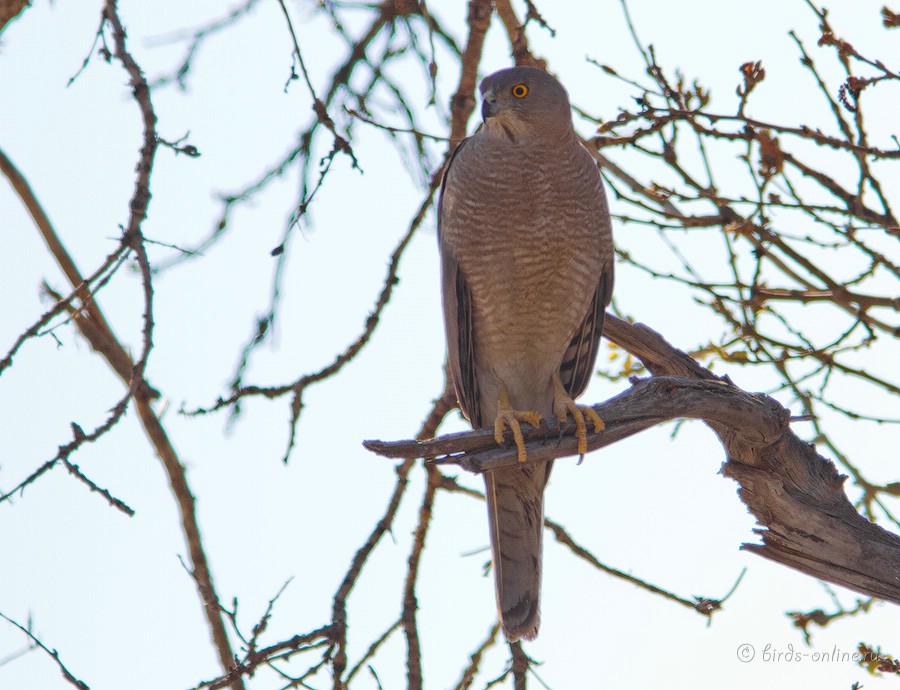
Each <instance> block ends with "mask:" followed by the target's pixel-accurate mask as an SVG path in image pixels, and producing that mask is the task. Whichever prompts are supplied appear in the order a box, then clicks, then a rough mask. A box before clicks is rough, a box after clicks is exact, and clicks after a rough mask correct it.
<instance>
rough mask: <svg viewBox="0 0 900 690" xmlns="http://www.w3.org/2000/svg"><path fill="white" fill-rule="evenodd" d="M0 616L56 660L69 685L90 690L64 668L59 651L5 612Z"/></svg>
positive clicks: (81, 689) (82, 689) (0, 613)
mask: <svg viewBox="0 0 900 690" xmlns="http://www.w3.org/2000/svg"><path fill="white" fill-rule="evenodd" d="M0 617H2V618H3V619H4V620H5V621H7V622H8V623H10V624H11V625H14V626H15V627H17V628H18V629H19V630H21V631H22V632H23V633H25V635H27V636H28V638H29V639H30V640H31V641H32V642H33V643H34V644H36V645H37V646H38V647H40V648H41V649H43V650H44V651H45V652H46V653H47V654H48V655H49V656H50V658H51V659H53V661H55V662H56V665H57V666H58V667H59V670H60V672H61V673H62V674H63V678H65V679H66V681H67V682H68V683H70V684H71V685H74V686H75V687H76V688H80V690H90V687H89V686H88V684H87V683H85V682H84V681H82V680H78V678H76V677H75V676H74V675H72V672H71V671H69V669H68V668H66V665H65V664H64V663H63V662H62V661H61V660H60V658H59V652H57V651H56V650H55V649H50V648H49V647H47V646H46V645H45V644H44V643H43V642H41V641H40V640H39V639H38V638H37V637H36V636H35V635H34V633H32V632H31V630H29V629H28V628H26V627H24V626H23V625H20V624H19V623H17V622H16V621H14V620H13V619H12V618H10V617H9V616H7V615H6V614H5V613H2V612H0Z"/></svg>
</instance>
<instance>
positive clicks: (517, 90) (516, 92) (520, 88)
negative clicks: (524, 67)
mask: <svg viewBox="0 0 900 690" xmlns="http://www.w3.org/2000/svg"><path fill="white" fill-rule="evenodd" d="M512 95H513V96H515V97H516V98H525V96H527V95H528V87H527V86H525V84H516V85H515V86H514V87H512Z"/></svg>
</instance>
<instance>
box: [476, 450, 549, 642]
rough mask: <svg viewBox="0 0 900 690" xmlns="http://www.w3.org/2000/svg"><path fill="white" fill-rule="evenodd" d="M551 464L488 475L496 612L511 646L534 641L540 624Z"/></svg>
mask: <svg viewBox="0 0 900 690" xmlns="http://www.w3.org/2000/svg"><path fill="white" fill-rule="evenodd" d="M551 465H552V463H549V462H548V463H539V464H535V465H526V466H524V467H506V468H503V469H500V470H493V471H491V472H486V473H485V475H484V481H485V488H486V496H487V508H488V523H489V524H490V530H491V552H492V554H493V558H494V584H495V589H496V593H497V608H498V609H499V611H500V621H501V622H502V623H503V630H504V632H505V633H506V637H507V638H508V639H509V641H510V642H512V641H514V640H517V639H519V638H520V637H524V638H525V639H528V640H531V639H534V638H535V637H536V636H537V633H538V626H539V625H540V596H541V570H542V560H543V553H542V546H541V544H542V541H543V540H542V536H543V528H544V487H545V486H546V484H547V478H548V476H549V474H550V466H551Z"/></svg>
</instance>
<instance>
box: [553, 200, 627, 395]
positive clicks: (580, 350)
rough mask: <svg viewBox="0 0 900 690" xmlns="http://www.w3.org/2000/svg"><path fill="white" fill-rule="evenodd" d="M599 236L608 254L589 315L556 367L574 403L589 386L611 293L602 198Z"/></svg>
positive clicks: (607, 220) (610, 252)
mask: <svg viewBox="0 0 900 690" xmlns="http://www.w3.org/2000/svg"><path fill="white" fill-rule="evenodd" d="M600 212H601V214H602V215H601V221H600V222H601V225H600V228H599V230H600V233H601V235H602V237H603V240H602V241H603V242H604V244H605V245H606V247H605V248H606V250H607V251H608V261H607V263H606V265H605V266H604V268H603V270H602V271H601V272H600V279H599V280H598V281H597V289H596V290H595V291H594V298H593V299H592V300H591V305H590V307H589V308H588V312H587V314H586V315H585V317H584V321H582V322H581V326H580V327H579V328H578V330H577V331H575V335H574V336H572V340H571V341H569V346H568V347H567V348H566V352H565V354H564V355H563V359H562V364H561V365H560V367H559V378H560V380H561V381H562V384H563V386H564V387H565V389H566V392H567V393H568V394H569V395H571V396H572V399H573V400H574V399H575V398H577V397H578V396H580V395H581V394H582V393H584V389H585V388H587V385H588V382H589V381H590V380H591V375H592V374H593V370H594V362H596V361H597V353H598V351H599V348H600V336H601V335H603V317H604V316H605V315H606V307H607V305H608V304H609V301H610V299H611V298H612V290H613V263H612V256H613V251H614V250H613V248H612V222H611V220H610V217H609V210H608V207H607V205H606V198H605V196H604V197H603V204H602V209H601V211H600Z"/></svg>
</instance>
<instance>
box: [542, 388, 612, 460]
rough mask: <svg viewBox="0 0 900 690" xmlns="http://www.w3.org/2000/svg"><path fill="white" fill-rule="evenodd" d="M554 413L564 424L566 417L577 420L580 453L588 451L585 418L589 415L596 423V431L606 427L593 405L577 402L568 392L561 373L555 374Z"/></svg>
mask: <svg viewBox="0 0 900 690" xmlns="http://www.w3.org/2000/svg"><path fill="white" fill-rule="evenodd" d="M553 414H555V415H556V419H557V423H559V424H562V422H563V421H564V420H565V418H566V417H571V418H572V419H574V420H575V436H576V437H577V438H578V454H579V455H584V454H585V453H587V424H585V421H584V418H585V417H588V418H589V419H590V420H591V421H592V422H593V423H594V433H597V432H599V431H603V430H604V429H605V428H606V425H605V424H604V423H603V420H602V419H600V415H598V414H597V412H596V411H595V410H594V408H593V407H589V406H587V405H577V404H575V401H574V400H572V397H571V396H570V395H569V394H568V393H567V392H566V389H565V386H563V384H562V381H561V380H560V378H559V374H554V375H553Z"/></svg>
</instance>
